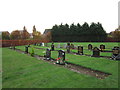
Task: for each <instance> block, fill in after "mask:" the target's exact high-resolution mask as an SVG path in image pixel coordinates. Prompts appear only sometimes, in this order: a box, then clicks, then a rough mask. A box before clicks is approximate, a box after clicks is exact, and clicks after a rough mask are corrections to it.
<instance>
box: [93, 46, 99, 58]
mask: <svg viewBox="0 0 120 90" xmlns="http://www.w3.org/2000/svg"><path fill="white" fill-rule="evenodd" d="M99 56H100V50H99V48H97V47H94V48H93V55H92V57H99Z"/></svg>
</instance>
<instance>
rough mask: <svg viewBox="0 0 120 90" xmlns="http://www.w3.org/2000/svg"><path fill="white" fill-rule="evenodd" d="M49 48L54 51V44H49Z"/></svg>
mask: <svg viewBox="0 0 120 90" xmlns="http://www.w3.org/2000/svg"><path fill="white" fill-rule="evenodd" d="M51 50H52V51H54V44H53V43H52V45H51Z"/></svg>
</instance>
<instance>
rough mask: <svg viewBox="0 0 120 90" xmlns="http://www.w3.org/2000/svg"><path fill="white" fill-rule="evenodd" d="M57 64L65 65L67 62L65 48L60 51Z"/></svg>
mask: <svg viewBox="0 0 120 90" xmlns="http://www.w3.org/2000/svg"><path fill="white" fill-rule="evenodd" d="M56 64H60V65H64V64H65V52H64V50H59V51H58V60H57V62H56Z"/></svg>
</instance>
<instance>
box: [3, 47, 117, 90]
mask: <svg viewBox="0 0 120 90" xmlns="http://www.w3.org/2000/svg"><path fill="white" fill-rule="evenodd" d="M18 48H21V49H23V46H21V47H20V46H18ZM23 51H24V49H23ZM43 52H44V50H39V49H35V53H36V54H42V55H43V54H44V53H43ZM66 55H67V59H68V61H69V60H70V62H72V63H75V64H80V65H83V66H86V67H91V68H92V69H96V70H101V71H104V72H109V73H111V74H112V75H110V76H108V77H107V78H105V79H102V80H101V79H97V78H95V77H92V76H89V75H85V74H78V73H76V72H73V71H70V70H68V69H66V68H64V67H59V66H56V65H53V64H50V63H48V62H46V61H43V60H37V59H36V58H34V57H31V56H27V55H26V54H21V53H18V52H16V51H13V50H10V49H8V48H2V60H3V61H2V63H3V64H2V66H3V76H2V84H3V88H118V61H113V60H107V59H102V58H100V59H98V58H92V59H90V57H87V56H76V55H71V54H66ZM52 57H53V58H57V51H53V52H52ZM78 58H79V60H78Z"/></svg>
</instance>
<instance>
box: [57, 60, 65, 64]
mask: <svg viewBox="0 0 120 90" xmlns="http://www.w3.org/2000/svg"><path fill="white" fill-rule="evenodd" d="M56 64H59V65H65V62H63V61H57V62H56Z"/></svg>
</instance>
